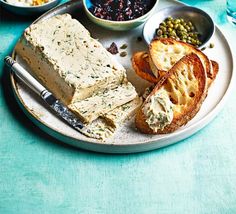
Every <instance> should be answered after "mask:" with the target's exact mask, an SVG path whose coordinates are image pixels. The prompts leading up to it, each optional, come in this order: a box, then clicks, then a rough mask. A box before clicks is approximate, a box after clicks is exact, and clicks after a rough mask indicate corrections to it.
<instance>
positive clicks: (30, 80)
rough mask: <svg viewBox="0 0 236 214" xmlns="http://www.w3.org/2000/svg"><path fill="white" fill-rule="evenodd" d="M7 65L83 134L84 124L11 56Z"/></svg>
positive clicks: (6, 61)
mask: <svg viewBox="0 0 236 214" xmlns="http://www.w3.org/2000/svg"><path fill="white" fill-rule="evenodd" d="M4 62H5V64H6V65H7V66H8V67H10V69H11V71H12V72H13V73H14V74H16V75H17V76H18V77H19V78H20V79H21V80H22V81H23V82H24V83H25V84H26V85H27V86H28V87H29V88H31V89H32V90H33V91H34V92H35V93H36V94H38V95H39V96H40V97H41V98H42V99H43V100H44V101H45V102H46V103H47V104H48V105H49V106H50V107H51V109H52V110H54V111H55V112H56V114H57V115H58V116H59V117H60V118H62V119H63V120H64V121H66V122H67V123H68V124H69V125H70V126H72V127H73V128H74V129H76V130H78V131H80V132H82V133H83V131H82V130H83V128H84V124H83V123H82V122H81V121H80V120H79V118H77V117H76V116H75V115H74V114H73V113H72V112H71V111H69V110H68V108H67V107H66V106H65V105H64V104H63V103H61V102H60V101H59V100H57V99H56V97H55V96H54V95H53V94H52V93H51V92H50V91H48V90H47V89H46V88H45V87H44V86H43V85H41V84H40V83H39V82H38V81H37V80H36V79H35V78H34V77H33V76H32V75H30V74H29V72H27V71H26V70H25V69H24V68H23V67H22V66H21V65H20V64H19V63H17V62H16V61H15V60H13V59H12V58H11V57H10V56H6V57H5V59H4Z"/></svg>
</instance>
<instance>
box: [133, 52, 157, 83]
mask: <svg viewBox="0 0 236 214" xmlns="http://www.w3.org/2000/svg"><path fill="white" fill-rule="evenodd" d="M131 61H132V66H133V69H134V71H135V73H136V74H137V75H138V76H139V77H141V78H142V79H145V80H147V81H149V82H151V83H157V82H158V78H156V77H155V76H154V75H153V73H152V70H151V68H150V65H149V56H148V53H147V52H145V51H140V52H136V53H134V54H133V56H132V58H131Z"/></svg>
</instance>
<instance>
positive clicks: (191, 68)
mask: <svg viewBox="0 0 236 214" xmlns="http://www.w3.org/2000/svg"><path fill="white" fill-rule="evenodd" d="M206 94H207V77H206V72H205V69H204V67H203V65H202V62H201V60H200V59H199V57H198V56H197V55H196V54H190V55H187V56H184V57H183V58H182V59H181V60H179V61H178V62H177V63H176V64H175V65H174V66H173V67H172V68H171V69H170V70H169V71H168V72H167V73H166V75H165V76H164V77H162V78H161V80H160V81H159V82H158V83H157V85H156V86H155V88H154V89H153V91H152V92H151V93H150V95H149V96H148V97H147V98H146V100H145V102H144V103H143V105H142V107H141V108H140V109H139V110H138V112H137V114H136V118H135V124H136V127H137V128H138V129H139V130H140V131H141V132H143V133H147V134H164V133H171V132H173V131H175V130H176V129H178V128H179V127H181V126H183V125H185V124H186V123H187V122H188V121H189V120H191V119H192V118H193V117H194V116H195V115H196V113H197V112H198V111H199V109H200V107H201V105H202V102H203V100H204V99H205V97H206Z"/></svg>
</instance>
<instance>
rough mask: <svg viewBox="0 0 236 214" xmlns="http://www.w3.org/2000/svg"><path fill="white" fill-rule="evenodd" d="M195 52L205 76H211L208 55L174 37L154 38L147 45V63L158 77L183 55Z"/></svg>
mask: <svg viewBox="0 0 236 214" xmlns="http://www.w3.org/2000/svg"><path fill="white" fill-rule="evenodd" d="M190 53H195V54H197V55H198V57H199V58H200V59H201V61H202V63H203V66H204V68H205V70H206V73H207V76H208V77H209V78H212V67H211V63H210V60H209V59H208V57H207V56H206V55H205V54H204V53H203V52H202V51H200V50H198V49H196V48H195V47H193V46H192V45H190V44H188V43H185V42H181V41H176V40H174V39H170V38H168V39H154V40H153V41H152V42H151V44H150V46H149V64H150V67H151V70H152V72H153V74H154V75H155V76H156V77H157V78H159V76H160V74H161V73H162V72H166V71H169V70H170V69H171V68H172V66H173V65H174V64H175V63H176V62H178V61H179V60H180V59H181V58H182V57H183V56H185V55H187V54H190Z"/></svg>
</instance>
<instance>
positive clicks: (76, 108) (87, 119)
mask: <svg viewBox="0 0 236 214" xmlns="http://www.w3.org/2000/svg"><path fill="white" fill-rule="evenodd" d="M136 96H137V93H136V91H135V88H134V86H133V85H132V84H131V83H129V82H128V83H124V84H122V85H120V86H118V87H117V88H114V89H107V90H105V91H102V92H98V93H97V94H94V95H93V96H91V97H89V98H86V99H84V100H81V101H78V102H75V103H72V104H70V105H69V106H68V107H69V109H70V110H71V111H73V112H74V113H75V114H76V115H77V116H78V117H79V118H80V119H81V120H82V121H83V122H84V123H91V122H92V121H94V120H95V119H97V118H98V117H99V116H101V115H104V114H106V113H107V112H109V111H112V110H113V109H115V108H116V107H118V106H121V105H123V104H125V103H127V102H129V101H131V100H133V99H134V98H135V97H136Z"/></svg>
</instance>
